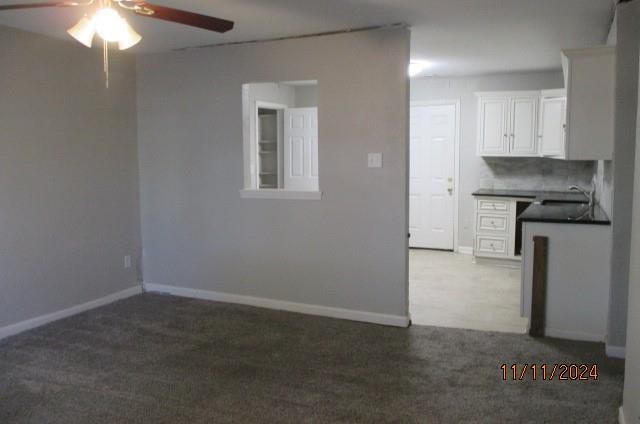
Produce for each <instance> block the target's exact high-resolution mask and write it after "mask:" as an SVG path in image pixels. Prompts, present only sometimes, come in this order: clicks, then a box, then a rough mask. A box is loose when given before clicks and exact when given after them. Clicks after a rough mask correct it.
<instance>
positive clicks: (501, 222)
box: [476, 214, 509, 234]
mask: <svg viewBox="0 0 640 424" xmlns="http://www.w3.org/2000/svg"><path fill="white" fill-rule="evenodd" d="M476 231H477V232H480V233H482V232H492V233H504V234H506V233H508V232H509V216H508V215H494V214H478V222H477V223H476Z"/></svg>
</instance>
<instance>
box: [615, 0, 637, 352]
mask: <svg viewBox="0 0 640 424" xmlns="http://www.w3.org/2000/svg"><path fill="white" fill-rule="evenodd" d="M639 21H640V1H634V2H632V3H623V4H619V5H618V6H617V20H616V22H617V33H618V35H617V53H616V105H615V107H616V122H615V141H614V143H615V144H614V154H613V198H612V203H613V206H612V216H611V218H612V222H613V227H612V238H613V243H612V245H611V247H612V249H611V296H610V307H609V311H610V316H609V338H608V340H607V343H608V344H610V345H613V346H624V345H625V339H626V328H627V301H628V295H629V250H630V248H631V231H629V230H630V228H631V217H632V208H631V204H632V202H633V185H632V184H631V181H633V175H634V166H635V163H634V158H635V145H636V140H635V136H636V110H637V102H638V98H637V96H636V93H637V92H638V46H639V45H640V26H639V25H638V22H639Z"/></svg>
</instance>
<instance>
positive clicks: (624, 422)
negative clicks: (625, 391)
mask: <svg viewBox="0 0 640 424" xmlns="http://www.w3.org/2000/svg"><path fill="white" fill-rule="evenodd" d="M618 424H627V420H626V418H625V417H624V409H623V408H622V406H621V407H620V408H619V409H618Z"/></svg>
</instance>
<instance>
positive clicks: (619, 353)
mask: <svg viewBox="0 0 640 424" xmlns="http://www.w3.org/2000/svg"><path fill="white" fill-rule="evenodd" d="M605 351H606V353H607V356H608V357H609V358H620V359H624V357H625V347H624V346H611V345H606V346H605Z"/></svg>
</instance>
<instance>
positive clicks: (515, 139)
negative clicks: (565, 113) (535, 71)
mask: <svg viewBox="0 0 640 424" xmlns="http://www.w3.org/2000/svg"><path fill="white" fill-rule="evenodd" d="M537 112H538V98H536V97H530V96H527V97H515V98H514V99H513V100H512V101H511V134H510V135H509V137H510V143H511V146H510V154H511V155H512V156H535V155H536V154H537V152H538V148H537V142H538V137H537V134H536V116H537Z"/></svg>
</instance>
